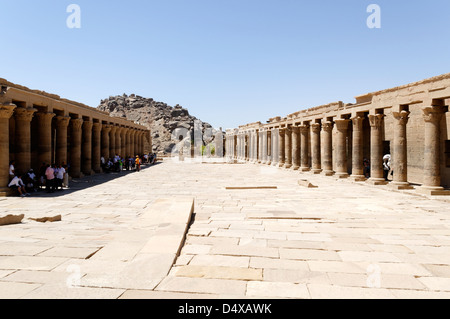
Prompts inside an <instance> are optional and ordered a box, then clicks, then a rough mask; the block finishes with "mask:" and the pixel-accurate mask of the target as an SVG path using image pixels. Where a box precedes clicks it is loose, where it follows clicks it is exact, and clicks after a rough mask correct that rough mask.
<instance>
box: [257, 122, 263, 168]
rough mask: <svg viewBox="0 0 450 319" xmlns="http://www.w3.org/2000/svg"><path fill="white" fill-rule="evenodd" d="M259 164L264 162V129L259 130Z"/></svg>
mask: <svg viewBox="0 0 450 319" xmlns="http://www.w3.org/2000/svg"><path fill="white" fill-rule="evenodd" d="M257 160H258V164H261V163H262V162H263V131H261V130H258V159H257Z"/></svg>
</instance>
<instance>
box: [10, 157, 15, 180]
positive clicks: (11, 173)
mask: <svg viewBox="0 0 450 319" xmlns="http://www.w3.org/2000/svg"><path fill="white" fill-rule="evenodd" d="M15 164H16V162H15V161H14V160H12V161H11V162H9V181H12V179H13V178H14V177H15V176H16V172H15V168H14V165H15Z"/></svg>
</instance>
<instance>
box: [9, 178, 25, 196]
mask: <svg viewBox="0 0 450 319" xmlns="http://www.w3.org/2000/svg"><path fill="white" fill-rule="evenodd" d="M8 187H9V188H11V189H12V190H17V191H18V192H19V195H20V197H25V196H30V194H29V193H28V192H27V190H26V189H25V184H24V183H23V180H22V178H21V177H19V176H14V178H13V179H12V180H11V182H10V183H9V184H8Z"/></svg>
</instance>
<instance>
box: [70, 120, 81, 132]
mask: <svg viewBox="0 0 450 319" xmlns="http://www.w3.org/2000/svg"><path fill="white" fill-rule="evenodd" d="M83 122H84V121H83V119H71V120H70V124H72V128H74V129H76V130H80V129H81V126H82V125H83Z"/></svg>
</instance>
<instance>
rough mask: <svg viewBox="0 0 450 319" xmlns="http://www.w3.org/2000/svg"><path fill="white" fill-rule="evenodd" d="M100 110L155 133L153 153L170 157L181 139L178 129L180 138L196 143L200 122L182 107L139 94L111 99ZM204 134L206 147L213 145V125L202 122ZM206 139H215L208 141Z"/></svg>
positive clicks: (153, 136)
mask: <svg viewBox="0 0 450 319" xmlns="http://www.w3.org/2000/svg"><path fill="white" fill-rule="evenodd" d="M98 109H99V110H101V111H105V112H109V114H110V115H111V116H114V117H123V118H126V119H128V120H131V121H135V122H137V123H139V124H141V125H145V126H147V127H148V128H149V129H150V130H151V132H152V144H153V151H154V152H156V153H165V154H169V153H170V152H171V151H172V149H173V147H174V145H175V144H176V141H177V140H178V139H179V137H177V136H175V133H174V132H175V131H176V129H179V130H178V131H176V135H178V134H180V132H181V134H182V135H184V137H187V136H191V140H193V139H194V138H193V136H194V123H195V122H196V121H200V120H199V119H197V118H196V117H195V116H192V115H190V114H189V111H188V110H187V109H185V108H183V107H182V106H180V105H176V106H175V107H171V106H169V105H167V104H166V103H163V102H157V101H155V100H153V99H151V98H144V97H141V96H138V95H135V94H131V95H130V96H128V95H126V94H124V95H122V96H111V97H109V98H108V99H105V100H102V101H101V102H100V106H99V107H98ZM200 122H201V121H200ZM197 127H199V126H197ZM199 129H200V128H199ZM201 130H202V134H201V135H202V136H203V144H204V145H207V144H208V143H210V142H212V141H213V139H214V136H215V134H216V133H217V131H216V130H215V129H213V128H212V127H211V125H210V124H208V123H203V122H201ZM205 133H206V134H205ZM205 136H208V137H209V136H211V137H210V138H205Z"/></svg>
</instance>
